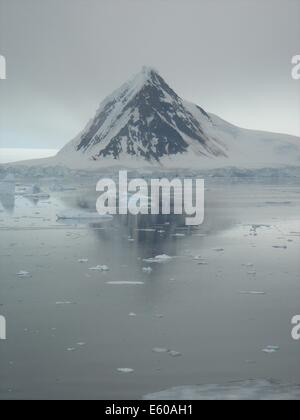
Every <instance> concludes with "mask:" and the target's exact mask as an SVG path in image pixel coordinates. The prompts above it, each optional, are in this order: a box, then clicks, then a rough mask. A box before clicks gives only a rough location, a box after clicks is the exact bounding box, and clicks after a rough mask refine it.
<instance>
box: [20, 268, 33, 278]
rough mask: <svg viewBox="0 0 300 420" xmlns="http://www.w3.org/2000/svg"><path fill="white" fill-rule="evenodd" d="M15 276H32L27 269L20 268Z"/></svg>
mask: <svg viewBox="0 0 300 420" xmlns="http://www.w3.org/2000/svg"><path fill="white" fill-rule="evenodd" d="M17 277H25V278H26V277H32V276H31V274H30V273H29V272H28V271H23V270H21V271H19V272H18V273H17Z"/></svg>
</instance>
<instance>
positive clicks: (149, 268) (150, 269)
mask: <svg viewBox="0 0 300 420" xmlns="http://www.w3.org/2000/svg"><path fill="white" fill-rule="evenodd" d="M142 270H143V273H146V274H151V273H152V271H153V270H152V268H151V267H143V268H142Z"/></svg>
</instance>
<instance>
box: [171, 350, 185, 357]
mask: <svg viewBox="0 0 300 420" xmlns="http://www.w3.org/2000/svg"><path fill="white" fill-rule="evenodd" d="M168 354H169V355H170V356H171V357H179V356H182V354H181V353H180V352H179V351H176V350H169V351H168Z"/></svg>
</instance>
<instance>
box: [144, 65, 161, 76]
mask: <svg viewBox="0 0 300 420" xmlns="http://www.w3.org/2000/svg"><path fill="white" fill-rule="evenodd" d="M140 73H141V74H142V75H143V76H144V77H145V79H152V78H153V77H155V76H159V72H158V71H157V70H156V69H155V68H154V67H151V66H143V67H142V69H141V72H140Z"/></svg>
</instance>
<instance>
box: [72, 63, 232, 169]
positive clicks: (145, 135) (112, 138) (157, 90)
mask: <svg viewBox="0 0 300 420" xmlns="http://www.w3.org/2000/svg"><path fill="white" fill-rule="evenodd" d="M197 108H198V111H200V113H201V115H202V116H203V118H206V119H208V120H209V119H210V117H209V115H208V114H207V113H206V112H205V111H204V110H203V109H202V108H200V107H197ZM191 142H192V143H193V142H195V143H196V145H197V149H198V151H199V153H198V154H199V155H204V156H208V157H213V156H226V155H225V153H224V151H223V149H222V148H221V147H218V145H217V144H216V143H214V142H212V141H211V140H210V139H209V137H208V136H207V135H206V134H205V133H204V131H203V129H202V127H201V123H200V122H199V121H198V120H197V119H196V118H195V117H194V116H193V115H192V114H191V113H190V112H189V111H188V110H187V109H186V107H185V106H184V102H183V101H182V100H181V98H180V97H179V96H178V95H177V94H176V93H175V92H174V91H173V90H172V89H171V88H170V87H169V86H168V85H167V83H166V82H165V81H164V80H163V79H162V77H161V76H160V75H159V74H158V73H156V72H155V71H154V70H152V69H147V68H144V69H143V70H142V72H141V73H140V74H139V75H138V76H136V78H135V79H134V80H133V81H131V82H129V83H127V84H125V85H124V86H123V87H122V88H121V89H120V90H119V91H118V92H116V93H115V94H113V95H112V96H110V97H109V98H107V99H106V100H105V101H104V102H103V104H102V105H101V106H100V109H99V111H98V113H97V114H96V116H95V118H94V120H93V121H92V123H91V124H90V125H89V127H88V128H87V129H86V131H85V132H84V133H83V134H82V135H81V137H80V140H79V144H78V146H77V150H78V151H79V150H81V151H89V150H90V149H93V153H92V159H93V160H98V159H100V158H105V157H110V158H114V159H119V158H120V156H121V155H122V156H124V154H125V155H129V156H139V157H142V158H144V159H145V160H147V161H150V160H154V161H159V160H160V159H161V158H162V157H164V156H170V155H177V154H183V153H185V152H186V151H187V149H188V148H189V146H190V144H191ZM98 146H99V148H98Z"/></svg>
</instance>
